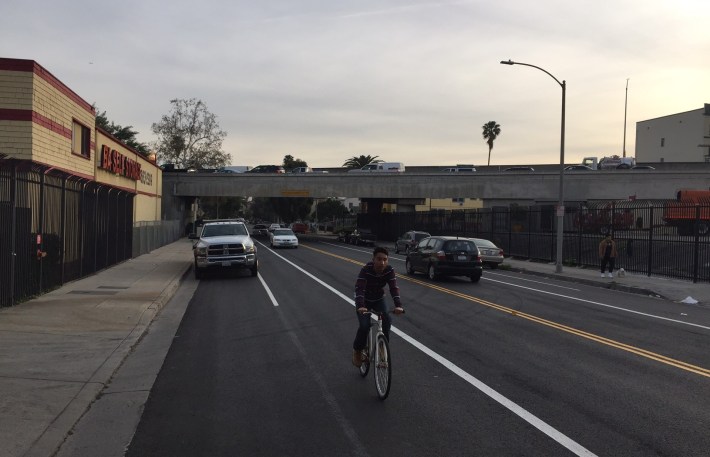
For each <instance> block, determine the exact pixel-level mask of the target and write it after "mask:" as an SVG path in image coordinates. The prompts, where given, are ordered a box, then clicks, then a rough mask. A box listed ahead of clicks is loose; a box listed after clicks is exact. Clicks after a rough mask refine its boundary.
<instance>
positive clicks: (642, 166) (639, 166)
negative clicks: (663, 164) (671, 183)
mask: <svg viewBox="0 0 710 457" xmlns="http://www.w3.org/2000/svg"><path fill="white" fill-rule="evenodd" d="M631 169H632V170H655V169H656V168H655V167H652V166H651V165H636V166H633V167H631Z"/></svg>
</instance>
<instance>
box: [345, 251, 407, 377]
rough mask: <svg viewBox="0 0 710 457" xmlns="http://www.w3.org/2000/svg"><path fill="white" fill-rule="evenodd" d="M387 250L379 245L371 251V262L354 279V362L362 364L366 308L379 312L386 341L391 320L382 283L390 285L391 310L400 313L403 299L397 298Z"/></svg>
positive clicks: (357, 364) (368, 322)
mask: <svg viewBox="0 0 710 457" xmlns="http://www.w3.org/2000/svg"><path fill="white" fill-rule="evenodd" d="M388 261H389V251H388V250H387V248H384V247H381V246H378V247H376V248H375V249H374V250H373V251H372V261H371V262H368V263H366V264H365V266H363V267H362V269H361V270H360V274H359V275H358V277H357V281H356V282H355V309H356V311H357V319H358V321H359V326H358V329H357V333H356V334H355V341H354V342H353V365H355V366H356V367H360V365H362V350H363V349H364V348H365V345H366V344H367V333H368V331H369V330H370V315H369V314H363V313H365V312H367V311H379V312H382V313H383V315H382V331H383V333H384V334H385V337H387V339H388V340H389V337H390V327H391V326H392V320H391V319H390V316H389V314H388V309H387V302H386V301H385V286H389V289H390V295H392V300H393V301H394V306H395V308H394V313H395V314H402V313H403V312H404V308H402V300H401V299H400V297H399V287H397V278H396V277H395V274H394V268H392V267H391V266H390V265H388Z"/></svg>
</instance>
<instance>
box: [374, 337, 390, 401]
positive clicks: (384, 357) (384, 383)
mask: <svg viewBox="0 0 710 457" xmlns="http://www.w3.org/2000/svg"><path fill="white" fill-rule="evenodd" d="M374 353H375V387H377V396H378V397H380V400H384V399H385V398H387V396H388V395H389V394H390V385H391V383H392V359H391V358H390V345H389V342H388V341H387V338H385V336H384V335H378V336H377V343H376V344H375V351H374Z"/></svg>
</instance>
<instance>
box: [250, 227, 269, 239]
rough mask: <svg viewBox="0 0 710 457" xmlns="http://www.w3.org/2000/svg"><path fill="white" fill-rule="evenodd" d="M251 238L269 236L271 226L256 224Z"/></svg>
mask: <svg viewBox="0 0 710 457" xmlns="http://www.w3.org/2000/svg"><path fill="white" fill-rule="evenodd" d="M251 236H254V237H257V236H259V237H264V236H269V226H268V225H266V224H254V227H252V229H251Z"/></svg>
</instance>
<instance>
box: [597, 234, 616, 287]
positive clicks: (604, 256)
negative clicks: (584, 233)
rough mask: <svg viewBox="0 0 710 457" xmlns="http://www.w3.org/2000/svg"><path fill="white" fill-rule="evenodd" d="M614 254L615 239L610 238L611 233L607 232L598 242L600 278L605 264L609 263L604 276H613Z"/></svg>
mask: <svg viewBox="0 0 710 457" xmlns="http://www.w3.org/2000/svg"><path fill="white" fill-rule="evenodd" d="M616 254H617V252H616V241H614V240H613V239H612V237H611V233H609V234H607V236H606V238H604V239H603V240H602V242H601V243H599V258H600V259H601V261H602V278H603V277H604V270H606V266H607V265H609V272H608V273H607V274H606V276H607V277H608V278H611V277H612V276H613V273H614V264H615V263H616Z"/></svg>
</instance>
